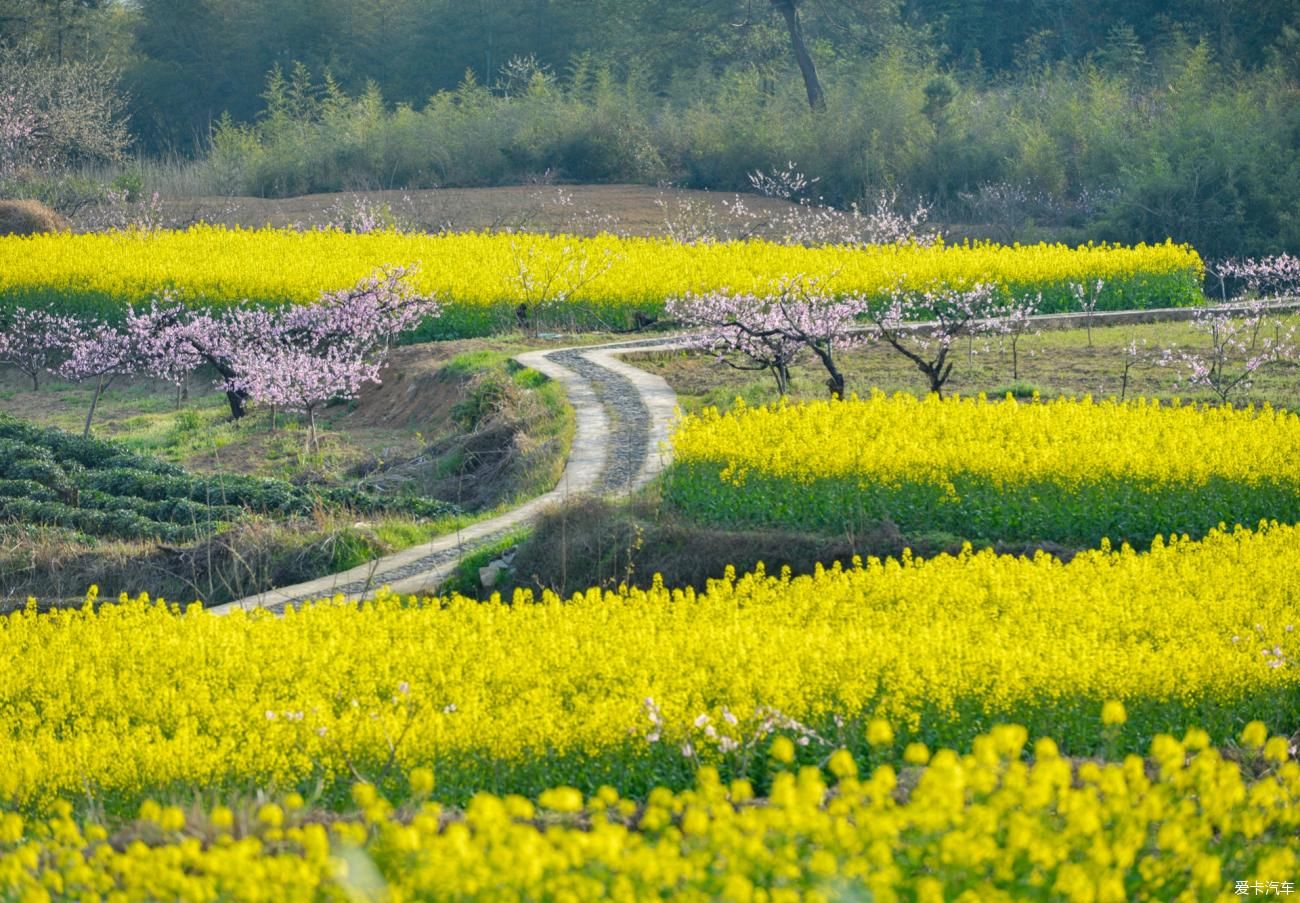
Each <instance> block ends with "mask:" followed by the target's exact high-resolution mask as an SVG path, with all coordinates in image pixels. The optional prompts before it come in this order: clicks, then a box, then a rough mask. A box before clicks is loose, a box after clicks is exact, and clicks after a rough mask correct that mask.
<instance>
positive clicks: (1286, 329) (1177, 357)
mask: <svg viewBox="0 0 1300 903" xmlns="http://www.w3.org/2000/svg"><path fill="white" fill-rule="evenodd" d="M1192 324H1193V326H1194V327H1195V328H1196V329H1197V330H1198V331H1200V332H1203V333H1205V334H1206V337H1207V338H1208V339H1209V348H1179V347H1178V346H1170V347H1169V348H1166V349H1164V351H1163V352H1162V353H1161V355H1160V356H1159V358H1157V360H1156V363H1157V364H1159V365H1160V366H1162V367H1174V368H1177V369H1179V370H1181V371H1182V375H1181V377H1180V380H1179V382H1176V383H1175V387H1177V386H1178V385H1179V384H1180V383H1181V384H1183V385H1187V386H1190V387H1192V388H1197V389H1207V390H1209V391H1211V392H1213V393H1214V394H1215V395H1217V396H1218V397H1219V401H1220V402H1222V403H1224V404H1227V403H1229V402H1231V401H1232V400H1233V398H1234V397H1238V396H1241V397H1244V396H1245V394H1246V393H1248V392H1249V391H1250V389H1251V388H1252V387H1253V386H1254V384H1255V375H1256V374H1257V373H1258V372H1259V371H1260V370H1261V369H1263V368H1264V367H1265V366H1267V365H1269V364H1274V363H1280V362H1283V361H1289V360H1294V359H1295V356H1296V345H1295V327H1294V326H1287V325H1286V324H1285V323H1284V322H1283V321H1282V319H1281V318H1279V317H1276V316H1270V315H1269V311H1268V307H1267V303H1266V302H1265V301H1264V300H1262V299H1258V298H1256V299H1254V300H1251V301H1247V302H1245V303H1244V304H1241V305H1234V306H1232V307H1227V308H1222V307H1220V308H1206V309H1204V310H1198V311H1197V312H1196V314H1195V319H1194V320H1193V321H1192Z"/></svg>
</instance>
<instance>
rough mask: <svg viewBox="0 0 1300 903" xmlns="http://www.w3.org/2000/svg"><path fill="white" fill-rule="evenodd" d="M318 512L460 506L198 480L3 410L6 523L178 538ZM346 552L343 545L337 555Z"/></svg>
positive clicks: (0, 486)
mask: <svg viewBox="0 0 1300 903" xmlns="http://www.w3.org/2000/svg"><path fill="white" fill-rule="evenodd" d="M318 509H343V510H352V511H356V512H358V513H361V514H371V513H381V512H383V513H397V514H405V515H409V516H411V517H415V518H420V519H429V518H438V517H443V516H446V515H447V514H450V513H453V512H454V506H451V505H448V504H446V503H444V502H440V501H436V500H433V499H426V498H418V497H383V496H377V495H374V494H371V493H364V492H358V491H355V490H351V489H345V488H320V489H316V490H312V489H309V488H306V487H302V486H297V485H294V484H292V483H288V482H285V481H282V480H269V479H259V478H256V477H247V476H235V475H231V476H215V477H201V476H197V475H193V474H189V473H186V472H185V471H184V470H183V469H182V468H180V467H178V466H176V465H174V464H169V463H167V462H165V461H161V460H158V459H156V458H149V457H146V456H143V455H137V454H134V453H132V452H129V451H126V450H125V449H124V448H123V447H122V446H120V445H118V444H116V443H113V442H106V441H103V440H99V439H90V438H86V439H83V438H81V437H79V436H75V435H73V434H71V433H66V432H63V431H62V430H57V429H52V428H51V429H41V428H39V427H37V426H34V425H32V424H28V423H24V422H23V421H20V420H16V419H14V418H11V417H7V416H3V415H0V520H12V521H18V522H22V523H29V524H44V525H49V526H58V527H68V528H72V529H75V530H78V531H80V532H82V533H86V534H89V535H95V536H114V537H120V538H128V539H157V540H161V541H165V542H182V541H187V540H190V539H195V538H197V537H199V536H202V535H207V534H209V533H212V532H214V531H215V530H218V529H221V528H223V527H225V526H228V525H230V524H234V523H237V522H239V521H241V520H243V519H245V518H246V517H248V516H249V515H250V514H264V515H269V516H273V517H304V516H308V515H311V514H312V513H313V512H315V511H317V510H318ZM341 542H342V540H341ZM353 546H356V548H357V549H359V548H360V546H357V544H356V543H353ZM340 548H342V546H341V547H340ZM349 548H351V547H349ZM354 551H356V549H354ZM349 554H351V553H349V552H346V551H339V552H337V553H336V555H335V557H336V558H337V557H339V556H343V557H344V558H346V557H347V556H348V555H349Z"/></svg>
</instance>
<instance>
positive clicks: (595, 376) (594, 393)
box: [206, 336, 685, 614]
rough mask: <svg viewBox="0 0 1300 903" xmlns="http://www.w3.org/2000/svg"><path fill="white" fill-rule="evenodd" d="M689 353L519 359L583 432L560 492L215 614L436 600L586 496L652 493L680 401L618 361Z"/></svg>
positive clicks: (606, 351)
mask: <svg viewBox="0 0 1300 903" xmlns="http://www.w3.org/2000/svg"><path fill="white" fill-rule="evenodd" d="M683 347H685V344H684V342H683V340H682V339H681V338H680V337H679V336H669V337H665V338H660V339H643V340H639V341H628V342H616V343H611V344H607V345H589V346H585V347H576V348H558V349H555V350H542V351H529V352H527V353H525V354H519V355H516V356H515V360H517V361H518V362H519V363H521V364H523V365H524V366H525V367H531V368H532V369H534V370H537V371H538V372H540V373H543V374H545V375H546V376H548V377H549V378H551V379H554V380H557V381H558V382H560V383H561V384H562V385H563V386H564V390H565V393H566V395H567V396H568V399H569V404H570V405H571V406H572V407H573V411H574V415H575V420H576V426H575V430H574V435H573V444H572V446H571V448H570V451H569V459H568V461H567V462H566V463H565V467H564V472H563V474H561V475H560V480H559V482H558V483H557V484H556V486H555V488H554V489H552V490H551V491H550V492H548V493H546V494H544V495H541V496H538V497H537V498H535V499H533V500H532V501H529V502H527V503H525V504H523V505H521V506H519V507H518V508H513V509H511V510H510V511H507V512H506V513H504V514H501V515H498V516H497V517H493V518H490V519H488V520H484V521H479V522H478V523H475V524H471V525H470V526H468V527H465V528H464V529H462V530H458V531H456V532H455V533H450V534H447V535H446V536H440V537H438V538H436V539H433V540H431V541H429V542H427V543H422V544H421V545H418V546H412V547H411V548H409V549H404V550H402V551H400V552H396V553H394V554H392V555H387V556H385V557H383V558H379V559H376V560H375V561H371V562H367V563H366V564H363V565H360V566H358V567H355V568H352V569H351V570H347V571H342V572H340V573H337V574H330V575H328V576H326V577H320V578H317V579H315V580H309V581H307V582H305V583H298V584H294V585H293V586H284V587H278V588H276V589H271V590H267V591H266V592H262V593H257V594H256V595H252V596H247V597H245V598H243V599H239V600H236V601H234V602H227V603H225V604H223V605H214V606H211V607H209V608H207V609H206V610H207V611H208V612H210V613H212V614H227V613H229V612H231V611H234V610H236V609H243V610H253V609H257V608H265V609H268V610H270V611H272V612H275V613H277V614H278V613H283V611H284V609H285V606H287V605H296V604H299V603H302V602H305V601H308V600H311V599H331V598H333V599H346V600H349V601H356V600H359V599H363V598H366V597H367V596H371V595H373V594H374V593H375V592H376V591H377V590H378V589H380V588H381V587H384V586H387V587H388V588H389V589H391V590H392V591H393V592H397V593H402V594H411V593H414V594H422V593H426V592H434V591H436V590H437V588H438V587H439V585H440V584H441V583H442V582H443V581H444V580H446V579H447V577H448V576H449V575H450V574H451V573H452V571H454V570H455V568H456V566H457V565H458V564H459V563H460V561H461V559H462V558H464V557H465V556H466V555H467V554H469V553H471V552H473V551H474V550H475V549H478V548H480V547H482V546H484V545H487V544H490V543H492V542H495V541H497V540H499V539H501V538H502V537H504V536H507V535H508V534H510V533H511V532H513V531H515V530H517V529H519V528H520V527H522V526H525V525H527V524H529V523H531V522H532V521H534V520H535V519H536V518H537V516H538V515H539V514H540V513H541V512H542V511H543V510H545V509H546V508H548V507H550V506H551V505H554V504H556V503H559V502H563V501H565V500H566V499H569V498H571V497H573V496H577V495H581V494H584V493H599V494H607V495H625V494H627V493H629V492H632V491H634V490H636V489H639V488H640V487H642V486H644V485H645V484H646V483H648V482H649V481H650V480H651V479H653V478H654V477H655V476H656V475H657V474H658V473H659V472H660V471H661V470H663V468H664V467H665V466H666V465H667V463H668V456H669V454H670V451H669V447H668V433H669V430H670V428H671V426H672V420H673V417H674V411H675V409H676V407H677V394H676V393H675V392H673V390H672V388H671V387H669V385H668V383H667V382H665V381H664V379H663V378H662V377H660V376H655V375H654V374H651V373H646V372H645V371H643V370H639V369H637V368H636V367H633V366H631V365H630V364H625V363H623V362H622V361H620V360H617V357H618V355H620V354H626V353H630V352H635V351H643V350H663V351H668V350H674V349H678V348H683Z"/></svg>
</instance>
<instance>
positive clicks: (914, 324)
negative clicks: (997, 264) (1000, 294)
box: [864, 283, 998, 397]
mask: <svg viewBox="0 0 1300 903" xmlns="http://www.w3.org/2000/svg"><path fill="white" fill-rule="evenodd" d="M864 313H865V314H866V317H867V320H868V321H869V324H870V325H869V327H868V334H869V335H871V336H872V337H873V338H875V339H877V340H879V341H883V342H885V343H886V344H888V345H889V346H890V347H891V348H893V349H894V350H895V351H897V352H898V353H899V354H901V355H903V356H904V357H905V358H907V359H908V360H909V361H911V362H912V363H913V364H915V365H916V367H917V369H918V370H920V371H921V373H922V374H924V375H925V378H926V380H927V381H928V382H929V384H930V391H931V392H934V393H935V394H937V395H939V396H940V397H942V396H943V386H944V383H946V382H947V381H948V378H949V377H950V376H951V375H952V367H953V362H952V361H951V360H949V359H948V356H949V353H950V352H951V351H952V346H953V343H954V342H956V340H957V339H958V338H960V337H961V336H964V335H973V334H975V333H979V332H987V331H989V329H990V328H991V324H992V323H993V322H995V318H996V316H997V313H998V304H997V296H996V293H995V291H994V288H993V286H992V285H991V284H987V283H979V284H977V285H975V286H973V287H971V288H968V289H954V288H934V289H927V290H924V291H917V290H911V289H904V288H902V287H901V286H899V287H896V288H895V289H894V290H893V291H892V292H891V293H890V296H889V298H888V299H887V300H885V301H883V302H874V303H870V304H866V305H864Z"/></svg>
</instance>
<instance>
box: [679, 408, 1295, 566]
mask: <svg viewBox="0 0 1300 903" xmlns="http://www.w3.org/2000/svg"><path fill="white" fill-rule="evenodd" d="M672 444H673V453H674V463H673V468H672V472H671V473H670V474H669V476H668V479H667V483H666V487H667V488H666V495H667V498H668V499H669V500H670V501H671V502H672V503H673V504H675V505H677V506H679V507H680V508H681V509H683V510H685V511H687V512H689V513H691V514H693V515H694V516H697V517H700V518H702V519H706V520H710V521H714V522H722V523H731V524H745V525H784V526H790V527H797V528H802V529H812V530H831V531H842V530H843V529H845V527H846V526H854V525H855V524H856V526H857V527H859V528H861V527H863V526H869V525H871V524H873V523H878V522H880V521H882V520H884V519H886V518H888V519H890V520H891V521H893V522H894V523H895V524H897V525H898V526H899V527H900V528H902V529H903V530H904V531H918V530H944V531H949V532H951V533H954V534H957V535H960V536H965V537H970V538H973V539H990V540H997V539H1003V540H1056V541H1058V542H1066V541H1069V542H1078V543H1081V544H1087V545H1095V544H1096V543H1098V542H1100V541H1101V539H1102V537H1109V538H1110V539H1112V540H1116V541H1118V540H1120V539H1124V540H1128V541H1131V542H1133V543H1135V544H1141V545H1145V544H1146V543H1147V542H1148V541H1149V540H1150V538H1151V537H1152V536H1154V535H1156V534H1158V533H1167V532H1179V533H1182V532H1191V533H1195V534H1198V535H1199V534H1201V533H1203V532H1204V531H1206V530H1207V529H1209V528H1211V527H1213V526H1215V525H1216V524H1218V523H1220V522H1225V523H1229V524H1232V523H1243V524H1253V523H1257V522H1258V521H1260V520H1262V519H1274V518H1276V519H1278V520H1282V521H1285V522H1288V523H1294V522H1297V521H1300V416H1297V415H1296V414H1294V413H1287V412H1284V411H1277V410H1273V409H1272V408H1269V407H1264V408H1263V409H1260V410H1255V409H1233V408H1230V407H1209V406H1196V405H1177V404H1175V405H1173V406H1170V405H1161V404H1159V403H1157V402H1147V401H1137V402H1132V403H1127V404H1124V403H1119V402H1117V401H1114V400H1108V401H1103V402H1096V401H1094V400H1092V399H1091V398H1082V399H1064V398H1063V399H1058V400H1055V401H1051V402H1039V401H1037V400H1035V401H1034V402H1033V403H1017V402H1015V401H1012V400H1010V399H1007V400H1005V401H1001V402H993V401H989V400H987V399H985V398H984V397H983V396H979V397H976V398H947V399H942V400H941V399H939V398H938V397H937V396H930V397H928V398H925V399H918V398H916V397H914V396H912V395H907V394H898V395H894V396H892V397H886V396H885V395H883V394H880V393H875V394H873V395H872V396H871V397H870V398H866V399H857V398H853V399H848V400H845V401H821V402H812V403H806V404H799V405H789V404H779V405H775V406H769V407H761V408H747V407H745V406H744V405H743V404H741V405H739V406H738V407H737V408H736V410H734V411H733V412H731V413H729V414H726V415H722V414H719V413H718V412H717V410H714V409H710V410H707V411H705V412H704V413H702V414H701V415H699V416H690V417H686V418H684V419H683V420H682V421H681V422H680V423H679V425H678V426H677V429H676V431H675V433H674V436H673V439H672Z"/></svg>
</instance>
